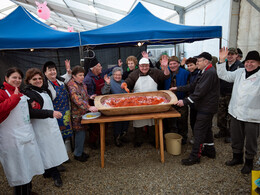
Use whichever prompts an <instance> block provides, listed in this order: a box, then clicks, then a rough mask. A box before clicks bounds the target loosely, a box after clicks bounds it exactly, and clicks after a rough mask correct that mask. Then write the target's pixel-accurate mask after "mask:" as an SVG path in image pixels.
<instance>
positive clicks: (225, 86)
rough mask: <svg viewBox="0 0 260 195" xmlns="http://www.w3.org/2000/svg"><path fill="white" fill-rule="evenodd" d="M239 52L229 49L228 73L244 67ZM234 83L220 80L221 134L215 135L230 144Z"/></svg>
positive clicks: (219, 115)
mask: <svg viewBox="0 0 260 195" xmlns="http://www.w3.org/2000/svg"><path fill="white" fill-rule="evenodd" d="M237 57H238V52H237V49H235V48H229V49H228V55H227V61H226V69H227V71H235V70H236V69H238V68H241V67H244V65H243V64H242V62H240V61H239V60H237ZM232 88H233V83H229V82H226V81H224V80H222V79H220V97H219V108H218V115H217V125H218V128H219V132H218V133H217V134H215V135H214V137H215V138H221V137H225V139H224V142H225V143H230V142H231V138H230V128H229V127H230V116H229V114H228V104H229V101H230V98H231V93H232Z"/></svg>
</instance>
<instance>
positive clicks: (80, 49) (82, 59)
mask: <svg viewBox="0 0 260 195" xmlns="http://www.w3.org/2000/svg"><path fill="white" fill-rule="evenodd" d="M79 63H80V66H82V67H83V66H84V55H83V46H79Z"/></svg>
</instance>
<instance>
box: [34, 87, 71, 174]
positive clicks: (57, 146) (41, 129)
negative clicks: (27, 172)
mask: <svg viewBox="0 0 260 195" xmlns="http://www.w3.org/2000/svg"><path fill="white" fill-rule="evenodd" d="M37 93H39V92H37ZM39 94H40V95H41V97H42V98H43V102H44V103H43V107H42V109H46V110H53V104H52V100H51V98H50V96H49V95H48V94H47V93H45V92H42V93H39ZM31 121H32V125H33V129H34V132H35V137H36V140H37V143H38V145H39V148H40V154H41V157H42V161H43V165H44V169H49V168H52V167H56V166H58V165H60V164H62V163H63V162H65V161H67V160H68V155H67V151H66V147H65V145H64V142H63V139H62V135H61V132H60V128H59V125H58V122H57V119H56V118H46V119H32V120H31Z"/></svg>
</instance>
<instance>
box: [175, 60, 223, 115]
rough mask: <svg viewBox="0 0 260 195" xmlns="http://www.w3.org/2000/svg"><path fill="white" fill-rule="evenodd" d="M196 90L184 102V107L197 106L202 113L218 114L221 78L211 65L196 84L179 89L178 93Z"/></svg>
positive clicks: (200, 75)
mask: <svg viewBox="0 0 260 195" xmlns="http://www.w3.org/2000/svg"><path fill="white" fill-rule="evenodd" d="M191 90H194V92H193V93H192V94H190V95H189V97H187V98H185V99H184V100H183V103H184V105H192V104H194V105H195V109H196V110H197V111H198V112H201V113H206V114H207V113H213V114H214V113H216V112H217V111H218V100H219V78H218V76H217V73H216V69H215V68H214V67H212V65H209V66H208V68H207V69H206V70H205V71H204V72H203V73H202V72H201V73H200V74H199V75H198V77H197V79H196V81H195V82H193V83H191V84H188V85H185V86H181V87H178V88H177V91H187V92H188V91H191Z"/></svg>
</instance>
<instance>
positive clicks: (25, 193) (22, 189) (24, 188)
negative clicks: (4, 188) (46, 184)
mask: <svg viewBox="0 0 260 195" xmlns="http://www.w3.org/2000/svg"><path fill="white" fill-rule="evenodd" d="M31 191H32V182H30V183H27V184H24V185H20V186H15V187H14V195H30V194H31Z"/></svg>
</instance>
